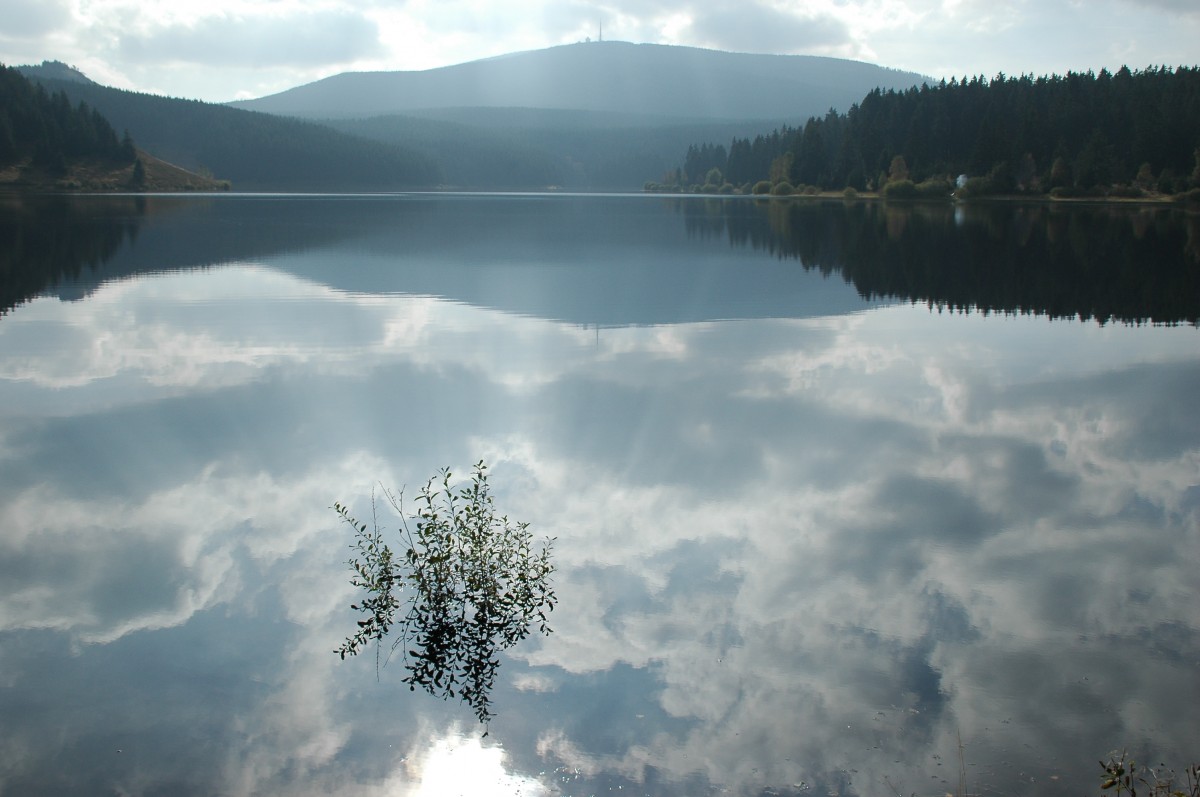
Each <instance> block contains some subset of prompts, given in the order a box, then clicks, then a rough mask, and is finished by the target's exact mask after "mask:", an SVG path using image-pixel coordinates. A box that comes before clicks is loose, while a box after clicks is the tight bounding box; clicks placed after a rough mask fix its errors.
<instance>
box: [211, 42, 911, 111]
mask: <svg viewBox="0 0 1200 797" xmlns="http://www.w3.org/2000/svg"><path fill="white" fill-rule="evenodd" d="M924 80H927V78H925V77H923V76H921V75H918V74H915V73H912V72H901V71H898V70H893V69H885V68H883V67H879V66H874V65H871V64H865V63H860V62H857V61H846V60H842V59H837V58H824V57H818V56H804V55H751V54H746V53H727V52H720V51H716V50H703V49H699V48H694V47H677V46H669V45H659V44H631V43H628V42H587V43H581V44H568V45H561V46H558V47H550V48H548V49H544V50H533V51H528V52H521V53H512V54H510V55H504V56H498V57H495V58H486V59H483V60H479V61H470V62H468V63H464V64H457V65H454V66H448V67H442V68H439V69H429V70H425V71H421V72H358V73H342V74H339V75H334V76H332V77H328V78H325V79H323V80H319V81H316V82H315V83H309V84H307V85H303V86H298V87H296V88H293V89H289V90H288V91H284V92H281V93H279V94H273V95H270V96H267V97H262V98H260V99H256V100H245V101H241V102H235V103H230V104H231V105H233V106H234V107H238V108H245V109H249V110H256V111H265V112H267V113H274V114H284V115H288V116H300V117H310V118H353V117H359V118H361V117H370V116H381V115H388V114H406V115H418V116H419V115H422V114H421V112H423V111H429V110H432V109H449V108H536V109H564V110H577V111H598V112H603V113H605V114H625V115H633V116H642V117H645V118H643V119H641V120H638V121H639V123H642V124H645V123H649V120H650V119H651V118H656V117H657V118H660V119H661V118H662V117H674V120H675V121H676V122H678V121H679V120H681V119H687V120H693V121H694V120H700V119H705V120H725V121H728V120H747V119H768V120H792V121H795V122H802V121H804V120H806V119H807V118H808V117H810V116H814V115H820V114H824V113H825V112H826V111H828V110H829V109H830V108H837V109H839V110H846V109H848V108H849V107H850V105H851V104H853V103H855V102H858V101H859V100H861V99H862V98H863V97H864V96H865V95H866V94H867V92H869V91H871V90H872V89H874V88H877V87H881V88H884V89H887V88H897V89H902V88H907V87H909V86H914V85H919V84H920V83H921V82H922V81H924Z"/></svg>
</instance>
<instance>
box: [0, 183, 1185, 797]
mask: <svg viewBox="0 0 1200 797" xmlns="http://www.w3.org/2000/svg"><path fill="white" fill-rule="evenodd" d="M0 258H2V259H0V285H2V286H3V294H2V296H0V308H3V310H2V314H0V574H2V575H0V718H2V721H0V791H2V792H4V793H12V794H33V793H36V794H64V795H65V794H81V793H90V794H129V795H143V794H144V795H150V794H173V795H185V794H196V795H211V794H228V795H249V794H345V795H422V796H423V797H432V795H455V794H463V795H484V796H486V795H516V794H519V795H529V796H531V797H533V796H539V797H540V796H542V795H554V796H555V797H557V795H578V797H586V795H600V794H605V795H627V794H637V795H643V794H644V795H655V796H657V795H679V796H680V797H682V796H683V795H709V794H735V795H756V796H757V795H806V794H813V795H825V794H846V795H873V796H874V795H879V796H880V797H883V796H884V795H893V796H894V795H896V794H898V793H899V794H904V795H908V794H914V793H915V794H918V795H926V794H927V795H941V794H945V793H947V792H951V793H955V792H960V791H961V790H962V789H963V786H962V785H960V784H965V790H966V791H967V792H969V793H971V794H989V795H1042V794H1047V795H1049V794H1088V793H1099V785H1100V775H1101V770H1100V767H1099V766H1098V764H1097V759H1100V758H1106V757H1107V756H1108V755H1109V753H1110V752H1112V751H1114V750H1121V749H1128V750H1129V752H1130V754H1131V755H1133V756H1134V757H1136V758H1137V759H1138V760H1139V761H1142V760H1144V761H1146V762H1147V763H1151V764H1154V765H1158V764H1159V762H1163V763H1164V764H1165V765H1166V766H1168V767H1174V768H1176V770H1178V771H1180V772H1181V771H1182V768H1183V767H1184V766H1186V765H1188V764H1191V763H1193V762H1195V761H1196V757H1197V751H1198V750H1200V725H1198V724H1197V723H1196V719H1195V706H1197V705H1200V599H1198V595H1200V412H1197V407H1200V403H1198V402H1200V398H1198V397H1200V329H1198V328H1197V319H1198V318H1200V217H1197V215H1196V214H1194V213H1192V214H1190V215H1189V214H1186V213H1184V212H1183V211H1180V210H1174V209H1170V208H1164V207H1138V206H1132V207H1120V208H1113V207H1103V206H1061V205H1018V204H1005V203H997V204H981V205H970V206H953V205H949V204H946V205H907V206H905V205H887V206H885V205H881V204H867V203H862V204H843V203H842V202H840V201H838V202H766V203H756V202H754V201H752V200H749V199H744V198H728V199H713V198H696V197H658V196H592V197H586V196H566V195H546V196H533V195H513V196H496V195H490V196H480V195H389V196H340V197H335V196H245V195H224V196H217V197H211V196H194V197H154V196H150V197H77V198H61V197H60V198H55V197H45V198H28V199H17V198H12V197H9V198H0ZM481 459H482V460H485V461H486V462H487V463H488V464H489V466H490V468H491V479H492V485H493V491H494V495H495V499H496V502H497V506H498V507H499V508H500V510H502V511H503V512H505V513H507V514H508V515H509V516H510V517H511V518H513V519H516V520H520V521H526V522H528V523H529V524H530V529H531V530H532V531H533V532H534V534H535V536H537V537H541V536H550V537H554V538H555V542H554V547H553V556H554V563H555V565H556V568H557V569H556V572H555V574H554V588H555V591H556V593H557V596H558V605H557V607H556V608H555V611H554V612H553V613H552V615H551V618H550V619H551V625H552V627H553V633H552V634H551V635H549V636H545V637H543V636H541V635H538V634H536V633H535V634H533V635H531V636H530V637H529V638H528V639H526V640H525V641H523V642H521V643H520V644H518V645H516V646H515V647H512V648H511V649H509V650H508V651H507V652H506V653H505V654H504V655H503V657H502V662H501V666H500V669H499V670H498V678H497V681H496V684H495V689H494V692H493V694H492V701H493V710H494V714H495V716H494V718H493V719H492V720H491V721H490V723H489V724H488V725H487V727H486V728H483V727H481V726H480V724H479V723H478V722H477V721H476V718H475V716H474V715H473V714H472V712H471V710H470V708H469V707H468V706H466V705H463V704H461V703H459V702H457V701H455V700H441V699H438V698H437V697H434V696H431V695H428V694H425V693H423V692H421V691H417V692H410V691H409V689H408V687H407V686H406V685H405V684H404V683H403V682H402V678H403V676H404V674H405V670H404V668H403V663H402V661H400V659H399V656H400V654H399V653H398V654H397V655H396V656H393V657H392V658H391V659H390V660H389V659H388V657H387V656H386V653H387V647H386V646H385V647H384V654H385V655H384V656H383V657H382V658H381V660H380V661H378V665H379V666H378V667H377V660H376V657H375V656H374V654H373V653H368V654H365V655H360V656H358V657H355V658H349V659H347V660H346V661H341V660H340V659H339V657H338V656H337V655H336V654H335V653H334V651H335V649H337V648H338V646H339V645H340V644H341V643H342V640H343V639H344V638H345V637H346V636H347V635H349V634H350V633H352V632H353V631H354V630H355V621H356V620H357V619H358V615H357V614H356V613H355V612H354V611H352V610H351V608H350V605H351V604H352V603H354V602H355V601H356V600H357V599H358V597H357V595H356V593H355V591H354V589H353V588H352V587H351V585H350V576H351V573H350V571H349V569H348V568H347V566H346V560H347V558H348V557H349V556H350V549H349V548H348V546H349V545H350V543H351V542H352V539H353V533H352V531H351V529H350V528H349V527H348V526H347V525H346V524H343V523H341V522H339V519H338V517H337V515H336V514H335V513H334V511H333V509H332V505H333V504H334V503H335V502H342V503H344V504H347V505H349V506H350V507H351V508H352V510H353V511H354V512H355V513H356V514H357V515H358V516H359V517H360V518H371V516H372V497H373V496H374V497H375V499H376V501H377V503H378V501H379V499H380V497H381V495H382V490H383V489H393V490H396V491H399V490H400V489H401V488H406V492H405V495H406V497H409V498H411V497H412V496H414V495H415V492H416V490H417V489H418V488H419V487H420V486H421V485H422V484H423V483H424V482H425V481H426V479H428V478H429V477H431V476H433V475H435V474H436V473H437V471H438V469H439V468H441V467H444V466H448V467H450V468H452V470H453V471H454V473H455V474H457V475H461V476H464V477H465V476H466V475H467V474H468V472H469V469H470V466H471V465H472V464H473V463H474V462H476V461H478V460H481ZM385 510H386V511H385ZM379 512H380V514H379V516H378V517H379V520H380V522H381V524H382V525H383V526H384V527H385V529H386V530H387V531H388V533H389V534H390V533H391V532H392V531H394V530H396V529H397V528H398V527H399V521H398V520H397V519H396V518H394V517H393V516H391V515H390V514H389V512H390V510H387V509H386V507H384V506H383V505H382V504H380V506H379ZM484 730H486V731H487V736H486V737H484V736H483V735H482V734H483V731H484Z"/></svg>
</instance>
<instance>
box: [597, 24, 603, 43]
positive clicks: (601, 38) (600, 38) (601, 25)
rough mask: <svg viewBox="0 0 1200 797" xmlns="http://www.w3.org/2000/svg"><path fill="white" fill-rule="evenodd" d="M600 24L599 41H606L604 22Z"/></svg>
mask: <svg viewBox="0 0 1200 797" xmlns="http://www.w3.org/2000/svg"><path fill="white" fill-rule="evenodd" d="M598 24H599V25H600V36H599V39H598V40H599V41H604V23H603V22H600V23H598Z"/></svg>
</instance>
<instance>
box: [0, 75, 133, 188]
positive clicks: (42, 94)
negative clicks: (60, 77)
mask: <svg viewBox="0 0 1200 797" xmlns="http://www.w3.org/2000/svg"><path fill="white" fill-rule="evenodd" d="M136 157H137V153H136V150H135V149H134V146H133V141H132V139H130V137H129V135H128V133H126V134H125V136H124V137H122V138H118V137H117V133H116V131H115V130H114V129H113V126H112V125H111V124H110V123H109V121H108V120H107V119H106V118H105V117H104V116H103V115H102V114H101V113H100V112H99V111H97V110H96V109H94V108H91V107H89V106H88V104H87V103H86V102H80V103H78V104H77V105H73V104H72V103H71V101H70V99H68V97H67V95H66V93H65V92H62V91H57V92H54V93H53V94H52V93H50V92H48V91H46V89H45V88H44V87H42V86H41V85H39V84H37V83H34V82H32V81H30V80H29V79H27V78H26V77H25V76H24V75H22V74H21V73H20V72H19V71H17V70H16V69H12V68H9V67H6V66H2V65H0V167H4V166H8V165H11V164H13V163H16V162H17V161H19V160H22V159H25V158H32V162H33V164H34V165H35V166H37V167H39V168H42V169H45V170H46V171H48V172H49V173H51V174H55V173H58V174H61V173H64V172H65V171H66V169H67V165H68V163H69V162H71V161H74V160H77V159H80V158H94V159H98V160H106V161H110V162H112V163H132V162H133V160H134V159H135V158H136Z"/></svg>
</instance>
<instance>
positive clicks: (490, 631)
mask: <svg viewBox="0 0 1200 797" xmlns="http://www.w3.org/2000/svg"><path fill="white" fill-rule="evenodd" d="M439 473H440V477H441V478H440V481H439V479H438V478H437V477H433V478H430V479H429V480H428V481H427V482H426V483H425V486H424V487H422V488H421V491H420V493H419V494H418V496H417V500H416V504H417V510H416V513H415V514H414V515H411V516H409V517H407V518H406V516H405V514H404V510H403V505H402V499H403V494H401V499H399V500H398V499H396V498H395V497H394V496H393V495H392V494H391V493H387V492H385V495H386V496H387V498H388V501H389V503H391V505H392V507H393V508H394V509H395V510H396V511H397V513H398V514H399V515H400V523H401V526H400V536H401V542H402V543H403V549H402V552H401V553H400V555H399V556H397V555H396V554H395V553H393V551H392V549H391V547H390V546H389V545H388V544H387V543H385V542H384V541H383V534H382V531H381V529H380V527H379V522H378V518H377V516H374V515H375V512H374V509H373V510H372V515H373V518H372V521H373V522H372V525H371V527H370V528H368V526H367V524H366V523H363V522H360V521H358V520H357V519H356V518H354V517H353V516H352V515H351V514H350V512H349V510H348V509H347V507H345V506H344V505H342V504H338V503H335V504H334V505H333V508H334V510H335V511H336V512H337V513H338V516H339V517H341V519H342V520H343V522H345V523H349V524H350V525H351V526H353V527H354V542H353V543H352V544H351V546H350V547H351V548H352V549H353V550H354V551H355V552H356V555H355V556H354V557H353V558H351V559H350V560H348V562H347V564H348V565H349V566H350V568H351V569H352V570H353V571H354V577H353V578H351V580H350V583H351V584H353V585H354V586H356V587H359V588H361V589H362V590H364V591H365V593H366V597H364V598H363V599H362V600H361V601H360V602H359V603H356V604H353V605H352V606H351V608H352V609H355V610H356V611H358V612H361V613H362V614H364V615H366V617H365V618H364V619H362V620H359V621H358V630H357V631H356V632H355V633H354V634H352V635H351V636H349V637H347V638H346V640H345V642H343V643H342V646H341V647H340V648H338V649H337V650H336V651H335V652H336V653H337V654H338V655H339V656H341V658H342V659H345V658H346V656H353V655H356V654H357V653H358V652H359V651H360V650H362V649H363V648H364V647H366V646H367V645H369V644H370V643H371V642H376V643H381V642H382V641H383V638H384V637H386V636H387V635H388V633H389V632H390V631H391V629H392V627H393V626H396V625H398V626H399V633H398V635H397V637H396V638H395V640H394V641H393V642H392V647H391V649H392V650H393V651H394V650H395V649H396V648H398V647H399V648H401V650H402V655H403V657H404V666H405V669H406V670H407V671H408V674H407V675H406V676H405V677H404V679H403V680H404V682H405V683H407V684H408V685H409V689H411V690H415V689H416V688H417V687H418V686H420V687H421V688H422V689H424V690H425V691H427V692H429V693H430V694H432V695H440V696H441V697H442V698H443V699H448V698H451V697H458V698H460V699H461V700H462V701H463V702H465V703H467V704H468V705H469V706H471V708H472V709H473V710H474V711H475V716H476V717H477V718H478V719H479V721H480V722H482V723H486V722H487V721H488V720H489V719H491V717H492V713H491V699H490V693H491V688H492V685H493V683H494V682H495V678H496V670H497V668H498V667H499V666H500V660H499V652H500V651H502V650H505V649H507V648H509V647H512V646H513V645H515V644H516V643H517V642H520V641H521V640H522V639H524V638H525V637H526V636H528V635H529V633H530V631H531V630H532V629H533V628H534V627H535V626H536V627H537V629H538V630H539V631H540V632H541V633H542V634H549V633H550V626H549V621H548V618H547V615H548V613H549V612H550V611H552V610H553V609H554V604H555V601H556V597H555V594H554V590H553V589H552V587H551V585H550V576H551V574H552V573H553V572H554V565H553V564H552V563H551V561H550V552H551V547H552V545H553V539H550V538H547V539H544V540H542V542H541V543H540V544H536V545H535V543H534V540H533V535H532V534H531V533H530V531H529V524H528V523H513V522H511V521H509V519H508V517H507V516H497V515H496V510H495V507H494V505H493V502H492V496H491V491H490V489H489V486H488V481H487V466H486V465H484V464H483V462H482V461H481V462H478V463H476V465H475V469H474V471H473V473H472V479H471V481H470V483H469V484H467V485H466V486H463V487H458V488H456V487H453V486H451V477H452V474H451V473H450V471H449V469H446V468H443V469H442V470H441V471H440V472H439ZM409 520H412V521H414V524H413V525H414V528H412V529H410V528H409V524H408V521H409ZM376 656H377V657H378V647H377V648H376ZM376 661H377V665H376V666H378V658H377V659H376Z"/></svg>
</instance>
